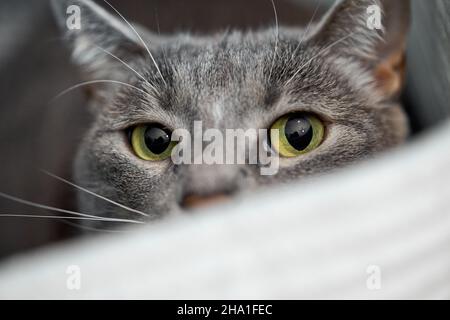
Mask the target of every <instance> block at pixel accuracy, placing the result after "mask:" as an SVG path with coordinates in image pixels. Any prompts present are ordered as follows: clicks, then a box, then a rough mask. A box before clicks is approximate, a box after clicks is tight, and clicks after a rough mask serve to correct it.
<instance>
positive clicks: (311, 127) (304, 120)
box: [270, 113, 325, 158]
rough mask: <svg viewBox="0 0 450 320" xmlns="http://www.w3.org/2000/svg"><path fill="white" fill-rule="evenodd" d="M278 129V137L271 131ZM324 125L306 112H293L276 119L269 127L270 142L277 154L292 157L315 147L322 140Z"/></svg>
mask: <svg viewBox="0 0 450 320" xmlns="http://www.w3.org/2000/svg"><path fill="white" fill-rule="evenodd" d="M272 129H275V130H279V131H278V132H279V137H278V139H277V136H276V135H275V134H274V132H272ZM324 132H325V129H324V125H323V123H322V121H320V120H319V119H318V118H317V117H315V116H313V115H311V114H307V113H294V114H290V115H286V116H284V117H281V118H280V119H278V120H277V121H276V122H275V123H274V124H273V125H272V127H271V133H270V142H271V144H272V146H273V147H274V149H275V150H276V151H277V152H278V154H279V155H281V156H282V157H286V158H293V157H297V156H300V155H302V154H306V153H308V152H311V151H312V150H314V149H316V148H317V147H318V146H319V145H320V144H321V143H322V141H323V137H324Z"/></svg>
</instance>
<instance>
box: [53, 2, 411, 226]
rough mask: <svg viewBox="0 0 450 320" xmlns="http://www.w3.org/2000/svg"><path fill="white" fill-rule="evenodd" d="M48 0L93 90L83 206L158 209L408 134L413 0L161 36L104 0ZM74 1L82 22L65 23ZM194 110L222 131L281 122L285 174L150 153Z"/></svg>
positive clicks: (323, 163) (291, 173) (179, 209)
mask: <svg viewBox="0 0 450 320" xmlns="http://www.w3.org/2000/svg"><path fill="white" fill-rule="evenodd" d="M52 5H53V9H54V12H55V16H56V18H57V21H58V24H59V25H60V27H61V30H62V32H63V33H64V35H65V39H66V41H67V43H68V45H69V47H70V48H71V50H72V56H73V61H74V63H75V64H76V65H77V66H78V67H79V68H80V70H81V72H82V74H83V76H84V80H86V82H87V83H85V84H84V85H81V86H83V87H88V89H89V90H88V94H89V106H80V107H89V109H90V111H91V113H92V115H93V118H94V121H93V123H92V125H91V127H90V129H89V130H88V132H87V133H86V135H85V137H84V139H83V142H82V144H81V145H80V147H79V150H78V153H77V156H76V159H75V164H74V167H73V176H74V179H75V182H76V186H78V189H79V191H80V192H79V193H78V208H79V210H80V211H81V212H91V213H92V212H95V214H96V215H98V216H101V217H108V218H111V219H112V218H114V219H124V220H127V219H129V220H130V221H138V222H149V221H153V220H158V219H160V218H162V217H165V216H168V215H173V214H182V213H184V212H186V211H188V210H189V209H190V208H191V207H196V206H199V205H203V204H209V203H213V202H217V201H219V200H223V199H229V198H231V197H232V196H234V195H241V194H244V193H248V192H251V191H253V190H256V189H259V188H265V187H268V186H272V185H279V184H286V183H289V182H292V181H300V180H302V179H305V178H307V177H309V176H312V175H317V174H322V173H326V172H329V171H331V170H334V169H337V168H341V167H345V166H348V165H350V164H352V163H355V162H356V161H361V160H363V159H367V158H370V157H372V156H373V155H375V154H378V153H380V152H382V151H384V150H387V149H389V148H392V147H395V146H397V145H399V144H402V143H403V142H404V141H405V139H406V138H407V136H408V134H409V126H408V119H407V116H406V114H405V112H404V110H403V108H402V106H401V104H400V103H399V95H400V93H401V91H402V85H403V80H404V73H405V59H404V51H405V46H406V37H407V31H408V24H409V1H406V0H400V1H379V0H342V1H337V2H336V4H335V5H334V6H333V7H332V8H331V9H330V10H329V12H328V13H327V14H326V15H325V16H324V17H323V18H322V19H321V20H320V21H319V22H318V23H316V24H311V25H308V26H305V28H293V27H282V26H274V27H268V28H265V29H260V30H254V31H245V32H244V31H238V30H236V31H224V32H222V33H215V34H211V35H195V34H190V33H176V34H172V35H158V34H156V33H154V32H151V31H149V30H146V29H144V28H142V27H140V26H138V25H134V24H130V23H129V22H128V21H127V20H126V18H125V17H123V16H122V15H121V14H120V12H118V11H117V10H115V8H114V7H113V6H112V5H110V4H109V3H108V2H107V1H105V2H104V6H105V8H108V9H110V10H109V11H108V10H106V9H105V8H103V6H100V5H99V4H96V3H94V2H92V1H91V0H59V1H58V0H53V1H52ZM73 5H75V6H77V7H78V8H79V9H80V10H79V13H80V17H79V18H80V21H79V22H80V28H79V29H78V28H74V29H70V28H68V22H67V21H68V18H69V14H68V12H69V11H68V10H67V8H68V7H69V6H73ZM373 5H376V6H378V8H380V9H381V10H382V12H383V13H384V14H383V16H382V18H383V20H382V22H383V23H382V25H383V29H382V30H373V29H371V28H368V27H367V19H368V10H367V9H368V8H369V7H370V6H373ZM106 81H108V82H106ZM77 88H78V87H77ZM195 121H202V123H203V126H204V127H205V128H216V129H219V130H222V131H224V130H225V129H238V128H240V129H244V130H247V129H251V128H254V129H261V128H263V129H270V128H272V127H273V126H278V127H279V128H281V130H280V131H281V134H284V135H285V136H284V137H285V139H284V140H283V141H282V139H280V141H281V142H280V143H279V145H278V146H277V148H278V149H277V150H276V151H277V152H278V153H279V154H280V158H279V170H278V173H277V174H276V175H271V176H264V175H261V174H260V171H259V166H258V165H206V164H192V165H190V164H186V165H174V164H173V162H172V161H171V158H170V157H168V158H167V157H166V158H162V157H159V158H155V159H157V160H154V159H151V158H148V157H147V158H146V155H148V156H149V157H150V156H152V157H153V156H155V154H163V151H161V150H159V149H158V148H160V147H161V144H159V145H158V143H161V142H162V143H163V144H162V146H163V147H162V148H163V149H164V148H166V147H168V146H169V141H168V140H167V138H168V137H169V138H170V135H171V133H172V132H173V131H174V130H175V129H180V128H182V129H186V130H188V131H189V130H192V128H193V124H194V122H195ZM299 126H300V127H301V128H302V130H303V131H301V132H302V133H301V134H299V132H300V131H299V130H300V129H299V128H300V127H299ZM288 131H289V132H288ZM305 132H306V133H305ZM158 139H159V140H158ZM164 139H165V140H164ZM305 139H306V140H305ZM316 140H317V141H316ZM319 140H320V141H319ZM158 141H159V142H158ZM268 141H270V139H269V138H268ZM277 141H278V140H277ZM311 141H315V143H314V146H312V147H311V145H312V142H311ZM268 143H269V142H268ZM270 143H272V144H273V146H274V147H275V141H272V142H270ZM140 144H141V145H140ZM141 147H142V148H143V149H144V155H140V154H139V152H140V151H138V150H139V148H141ZM152 148H153V150H157V149H158V150H159V153H158V152H149V150H150V151H151V150H152ZM280 148H285V149H286V150H280ZM166 149H167V148H166ZM141 151H142V150H141ZM149 159H150V160H149ZM66 182H67V181H66ZM81 188H84V189H81ZM93 193H95V194H93ZM99 195H100V196H101V197H102V198H100V197H99ZM106 223H111V222H105V221H101V220H98V221H96V220H93V221H89V222H86V225H89V226H94V227H97V226H103V225H104V224H106Z"/></svg>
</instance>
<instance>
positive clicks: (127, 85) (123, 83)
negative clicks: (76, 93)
mask: <svg viewBox="0 0 450 320" xmlns="http://www.w3.org/2000/svg"><path fill="white" fill-rule="evenodd" d="M98 83H112V84H119V85H123V86H126V87H129V88H133V89H135V90H137V91H139V92H141V93H142V94H144V95H148V92H145V91H144V90H142V89H139V88H138V87H136V86H133V85H131V84H129V83H125V82H121V81H116V80H92V81H86V82H81V83H78V84H76V85H74V86H72V87H70V88H68V89H66V90H64V91H63V92H61V93H60V94H58V95H57V96H56V97H54V98H53V99H52V100H51V101H54V100H57V99H59V98H61V97H62V96H64V95H65V94H67V93H69V92H71V91H73V90H75V89H78V88H81V87H84V86H89V85H92V84H98Z"/></svg>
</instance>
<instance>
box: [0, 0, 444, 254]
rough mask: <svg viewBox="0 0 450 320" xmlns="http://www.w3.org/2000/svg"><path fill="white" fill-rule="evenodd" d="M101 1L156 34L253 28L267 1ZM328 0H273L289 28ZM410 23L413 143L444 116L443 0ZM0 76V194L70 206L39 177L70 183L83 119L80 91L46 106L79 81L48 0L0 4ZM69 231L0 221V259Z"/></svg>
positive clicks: (4, 209)
mask: <svg viewBox="0 0 450 320" xmlns="http://www.w3.org/2000/svg"><path fill="white" fill-rule="evenodd" d="M98 2H99V3H101V2H102V1H98ZM110 2H111V3H112V4H113V5H114V6H115V7H116V8H117V9H118V10H119V11H120V12H122V14H123V15H124V16H125V17H127V18H128V19H129V20H132V21H136V22H139V23H140V24H142V25H144V26H146V27H148V28H149V29H151V30H154V31H155V32H161V33H171V32H176V31H192V32H196V33H206V32H211V31H216V30H223V29H226V28H231V29H233V28H236V29H248V28H258V27H263V26H267V25H270V24H274V21H275V19H274V13H273V8H272V4H271V2H270V0H246V1H240V0H189V1H181V0H145V1H144V0H133V1H127V2H125V1H118V0H115V1H113V0H111V1H110ZM331 3H333V1H329V0H321V1H320V0H275V4H276V7H277V11H278V18H279V21H280V24H282V25H289V26H296V25H305V24H306V23H308V22H309V21H310V19H311V18H312V17H313V15H314V12H315V11H316V10H317V14H316V15H315V17H316V18H320V16H321V15H322V14H323V13H324V12H325V11H326V10H327V8H328V7H329V6H330V4H331ZM412 19H413V20H412V29H411V36H410V41H409V49H408V61H409V62H408V82H407V87H406V90H405V94H404V97H403V100H404V102H405V107H406V109H407V112H408V114H409V116H410V119H411V125H412V128H413V133H414V136H413V137H412V139H414V137H415V136H416V135H419V134H421V133H422V132H426V131H427V130H431V129H432V128H433V127H435V126H436V125H438V124H439V123H440V122H442V121H443V120H444V119H446V118H448V117H449V115H450V107H449V101H450V90H449V88H450V58H449V56H450V55H449V52H450V0H433V1H425V0H415V1H413V18H412ZM0 75H1V77H0V99H1V104H0V192H4V193H7V194H11V195H15V196H17V197H20V198H24V199H27V200H30V201H35V202H39V203H43V204H46V205H50V206H54V207H58V208H64V209H69V210H70V209H74V201H73V200H74V194H73V190H72V189H70V188H68V187H66V186H65V185H63V184H61V183H58V182H56V181H54V180H51V179H50V178H49V177H47V176H45V175H43V174H42V173H40V171H39V169H40V168H42V169H45V170H48V171H50V172H53V173H55V174H57V175H59V176H62V177H66V178H69V179H70V177H71V166H72V159H73V155H74V151H75V150H76V148H77V145H78V143H79V141H80V137H82V135H83V132H84V130H86V128H87V127H88V126H89V121H90V119H89V115H88V113H87V109H86V108H85V105H86V100H85V97H84V94H83V91H82V90H79V91H76V92H73V93H71V94H70V95H66V96H65V97H64V98H61V99H60V100H58V101H57V103H49V101H50V100H51V99H52V98H53V97H55V96H56V95H57V94H58V93H60V92H61V91H63V90H64V89H66V88H68V87H70V86H72V85H73V84H76V83H78V82H79V81H80V76H79V73H78V71H77V69H76V68H75V67H73V66H72V65H71V64H70V60H69V52H68V51H67V50H66V48H65V46H64V44H63V43H62V41H61V37H60V34H59V32H58V30H57V28H56V25H55V23H54V21H53V17H52V13H51V10H50V6H49V1H47V0H39V1H27V0H2V1H1V2H0ZM449 152H450V151H449ZM6 213H17V214H48V212H46V211H45V210H39V209H35V208H31V207H28V206H25V205H23V204H17V203H15V202H13V201H10V200H6V199H2V198H0V214H6ZM79 232H80V229H79V228H77V226H76V225H72V224H68V223H66V222H55V221H46V220H38V219H18V218H14V219H12V218H0V259H2V258H4V257H7V256H9V255H11V254H13V253H18V252H23V251H24V250H29V249H31V248H35V247H38V246H42V245H45V244H49V243H52V242H55V241H61V240H64V239H68V238H71V237H74V236H77V235H78V234H79Z"/></svg>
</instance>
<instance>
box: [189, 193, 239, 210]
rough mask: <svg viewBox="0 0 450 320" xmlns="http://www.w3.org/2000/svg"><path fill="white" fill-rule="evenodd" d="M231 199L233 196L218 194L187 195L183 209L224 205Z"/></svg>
mask: <svg viewBox="0 0 450 320" xmlns="http://www.w3.org/2000/svg"><path fill="white" fill-rule="evenodd" d="M230 199H231V196H230V195H229V194H226V193H216V194H211V195H195V194H191V195H187V196H185V197H184V198H183V200H182V201H181V207H182V208H183V209H187V210H189V209H195V208H205V207H209V206H212V205H215V204H220V203H224V202H226V201H228V200H230Z"/></svg>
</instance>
